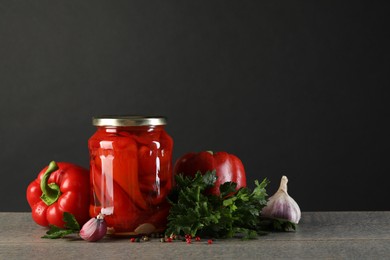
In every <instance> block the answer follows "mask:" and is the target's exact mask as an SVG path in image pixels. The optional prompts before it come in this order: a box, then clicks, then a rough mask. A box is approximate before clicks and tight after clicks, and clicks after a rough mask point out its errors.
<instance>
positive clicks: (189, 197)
mask: <svg viewBox="0 0 390 260" xmlns="http://www.w3.org/2000/svg"><path fill="white" fill-rule="evenodd" d="M216 179H217V177H216V174H215V171H208V172H206V173H205V174H201V173H200V172H198V173H197V174H196V175H195V177H193V178H191V177H189V176H183V175H177V176H176V187H175V189H174V190H173V192H172V193H171V195H170V196H169V198H168V199H169V201H170V203H171V204H172V208H171V210H170V213H169V216H168V225H167V230H166V235H168V236H170V235H172V234H176V235H179V234H182V235H183V234H189V235H191V236H193V237H195V236H203V237H215V238H231V237H235V236H241V237H242V238H255V237H257V235H258V234H261V233H263V231H262V228H263V227H264V225H262V221H261V217H260V213H261V209H262V208H263V207H264V206H265V205H266V204H267V199H266V197H267V193H266V189H265V188H266V186H267V185H268V183H269V181H268V180H267V179H264V180H263V181H262V182H261V183H259V182H258V181H257V180H256V181H255V185H256V187H255V188H254V190H253V191H251V190H250V189H249V188H247V187H245V188H240V189H239V190H238V191H236V186H237V184H236V183H234V182H226V183H224V184H222V185H221V186H220V187H219V190H220V195H219V196H216V195H213V194H209V192H208V191H207V190H208V189H209V188H210V187H213V186H214V184H215V181H216ZM263 224H264V223H263Z"/></svg>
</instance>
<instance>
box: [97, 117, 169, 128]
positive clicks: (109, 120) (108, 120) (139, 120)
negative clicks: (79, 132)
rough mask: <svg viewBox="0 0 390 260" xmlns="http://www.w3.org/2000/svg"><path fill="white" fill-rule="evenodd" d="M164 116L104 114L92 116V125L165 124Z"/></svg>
mask: <svg viewBox="0 0 390 260" xmlns="http://www.w3.org/2000/svg"><path fill="white" fill-rule="evenodd" d="M166 124H167V118H166V117H164V116H141V115H105V116H94V117H92V125H94V126H156V125H166Z"/></svg>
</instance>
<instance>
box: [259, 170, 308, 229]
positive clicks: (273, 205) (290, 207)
mask: <svg viewBox="0 0 390 260" xmlns="http://www.w3.org/2000/svg"><path fill="white" fill-rule="evenodd" d="M287 182H288V179H287V177H286V176H283V177H282V180H281V181H280V186H279V189H278V191H277V192H276V193H275V194H274V195H273V196H271V197H270V198H269V200H268V203H267V205H266V206H265V207H264V208H263V210H262V211H261V215H262V216H263V217H269V218H280V219H284V220H288V221H290V222H292V223H295V224H298V222H299V220H300V219H301V209H300V208H299V206H298V204H297V203H296V202H295V200H294V199H293V198H291V197H290V196H289V195H288V193H287Z"/></svg>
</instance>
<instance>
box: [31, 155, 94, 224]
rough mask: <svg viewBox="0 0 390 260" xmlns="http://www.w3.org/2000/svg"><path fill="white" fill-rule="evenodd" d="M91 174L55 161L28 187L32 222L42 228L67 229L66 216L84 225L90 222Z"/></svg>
mask: <svg viewBox="0 0 390 260" xmlns="http://www.w3.org/2000/svg"><path fill="white" fill-rule="evenodd" d="M89 191H90V183H89V171H88V170H86V169H84V168H82V167H80V166H77V165H74V164H71V163H66V162H59V163H56V162H54V161H52V162H51V163H50V164H49V166H47V167H45V168H44V169H43V170H42V171H41V172H40V173H39V174H38V177H37V178H36V179H35V180H34V181H33V182H31V183H30V185H29V186H28V187H27V201H28V203H29V205H30V207H31V210H32V218H33V220H34V221H35V222H36V223H37V224H39V225H41V226H45V227H47V226H49V225H55V226H58V227H61V228H64V224H65V223H64V221H63V213H64V212H69V213H71V214H73V215H74V217H75V218H76V220H77V222H78V223H79V224H80V225H83V224H84V223H85V222H87V221H88V220H89V212H88V208H89V200H90V193H89Z"/></svg>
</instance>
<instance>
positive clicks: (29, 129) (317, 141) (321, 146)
mask: <svg viewBox="0 0 390 260" xmlns="http://www.w3.org/2000/svg"><path fill="white" fill-rule="evenodd" d="M383 3H384V2H383ZM383 3H378V2H375V3H371V2H370V3H369V2H368V1H367V2H365V3H358V2H348V3H347V2H344V1H335V2H330V1H320V2H318V1H306V2H301V1H225V0H224V1H181V0H180V1H179V0H177V1H124V0H123V1H92V0H84V1H72V0H66V1H65V0H63V1H59V0H47V1H43V0H35V1H27V0H25V1H8V0H5V1H4V0H3V1H1V2H0V113H1V117H0V118H1V128H0V142H1V147H2V152H1V156H0V160H1V161H0V166H1V181H0V202H1V203H0V210H1V211H27V210H29V207H28V205H27V202H26V199H25V190H26V187H27V185H28V184H29V182H30V181H32V180H33V179H34V178H35V177H36V175H37V173H38V172H39V171H40V170H41V169H42V168H43V167H44V166H45V165H46V164H48V163H49V161H51V160H57V161H69V162H73V163H77V164H80V165H82V166H85V167H88V149H87V140H88V138H89V136H90V135H92V133H93V132H94V127H93V126H92V125H91V117H92V116H93V115H100V114H160V115H165V116H167V117H168V120H169V125H168V126H167V130H168V132H169V133H170V134H171V136H172V137H173V138H174V141H175V146H174V149H175V150H174V159H176V158H178V156H180V155H182V154H184V153H186V152H189V151H202V150H214V151H228V152H230V153H233V154H236V155H237V156H238V157H240V158H241V159H242V161H243V163H244V165H245V168H246V171H247V175H248V180H249V185H250V186H251V187H253V181H254V180H255V179H263V178H264V177H268V178H269V179H270V180H271V184H270V186H269V189H268V191H269V193H270V194H272V193H274V192H275V191H276V188H277V186H278V183H279V179H280V177H281V175H282V174H286V175H287V176H288V177H289V179H290V182H289V184H290V186H289V188H290V189H289V191H290V194H291V195H292V196H293V197H294V198H295V199H296V200H297V202H298V203H299V205H300V206H301V208H302V210H303V211H312V210H390V204H389V203H384V202H385V201H387V199H386V198H389V197H390V189H389V188H388V187H389V180H390V177H389V176H390V169H389V133H390V129H389V126H388V120H389V105H388V103H389V96H388V94H387V92H388V91H387V88H388V87H389V82H390V81H389V72H390V70H389V69H390V66H389V43H390V42H389V38H390V37H389V27H388V25H387V23H388V22H389V20H390V19H389V11H390V10H389V6H388V4H383Z"/></svg>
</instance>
